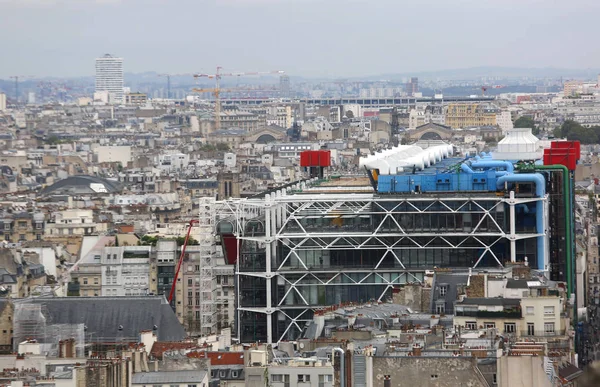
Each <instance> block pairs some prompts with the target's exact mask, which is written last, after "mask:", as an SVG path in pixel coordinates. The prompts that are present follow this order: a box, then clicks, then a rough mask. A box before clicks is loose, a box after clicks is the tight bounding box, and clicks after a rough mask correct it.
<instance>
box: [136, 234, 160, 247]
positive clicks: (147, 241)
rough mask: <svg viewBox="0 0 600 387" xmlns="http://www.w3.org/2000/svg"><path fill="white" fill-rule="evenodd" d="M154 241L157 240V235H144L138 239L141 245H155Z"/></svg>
mask: <svg viewBox="0 0 600 387" xmlns="http://www.w3.org/2000/svg"><path fill="white" fill-rule="evenodd" d="M156 242H158V236H152V235H144V236H143V237H142V239H140V245H141V246H156Z"/></svg>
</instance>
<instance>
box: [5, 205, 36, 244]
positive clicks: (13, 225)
mask: <svg viewBox="0 0 600 387" xmlns="http://www.w3.org/2000/svg"><path fill="white" fill-rule="evenodd" d="M0 216H1V217H2V218H1V220H0V223H2V224H0V227H1V228H0V239H4V240H5V241H7V242H12V243H17V242H26V241H35V240H42V237H43V235H44V229H45V216H44V214H43V213H41V212H35V213H34V212H28V211H22V212H16V211H12V210H6V211H4V212H3V213H2V214H1V215H0ZM2 236H3V238H2Z"/></svg>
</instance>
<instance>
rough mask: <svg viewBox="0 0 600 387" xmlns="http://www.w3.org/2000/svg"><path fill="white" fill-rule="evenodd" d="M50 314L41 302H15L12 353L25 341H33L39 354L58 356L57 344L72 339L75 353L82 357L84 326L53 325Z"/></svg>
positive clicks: (28, 300)
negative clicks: (37, 346) (38, 346)
mask: <svg viewBox="0 0 600 387" xmlns="http://www.w3.org/2000/svg"><path fill="white" fill-rule="evenodd" d="M50 316H51V314H50V313H49V312H48V309H47V307H46V305H45V304H44V303H43V302H32V300H30V299H26V300H19V301H17V302H15V311H14V317H13V326H14V330H13V351H14V352H17V351H18V349H19V344H20V343H22V342H24V341H26V340H35V341H36V342H37V343H39V345H40V350H41V353H43V354H47V355H48V356H58V355H59V342H60V341H63V340H68V339H73V340H74V346H75V353H76V355H77V356H78V357H83V356H84V352H85V326H84V324H83V323H81V324H54V323H52V319H51V317H50Z"/></svg>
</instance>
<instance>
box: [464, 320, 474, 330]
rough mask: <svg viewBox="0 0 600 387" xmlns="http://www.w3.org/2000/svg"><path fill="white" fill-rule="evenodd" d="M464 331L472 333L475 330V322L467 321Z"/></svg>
mask: <svg viewBox="0 0 600 387" xmlns="http://www.w3.org/2000/svg"><path fill="white" fill-rule="evenodd" d="M465 329H467V330H470V331H474V330H476V329H477V321H467V322H465Z"/></svg>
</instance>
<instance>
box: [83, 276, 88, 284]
mask: <svg viewBox="0 0 600 387" xmlns="http://www.w3.org/2000/svg"><path fill="white" fill-rule="evenodd" d="M83 284H84V285H87V284H88V281H87V277H84V278H83Z"/></svg>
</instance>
